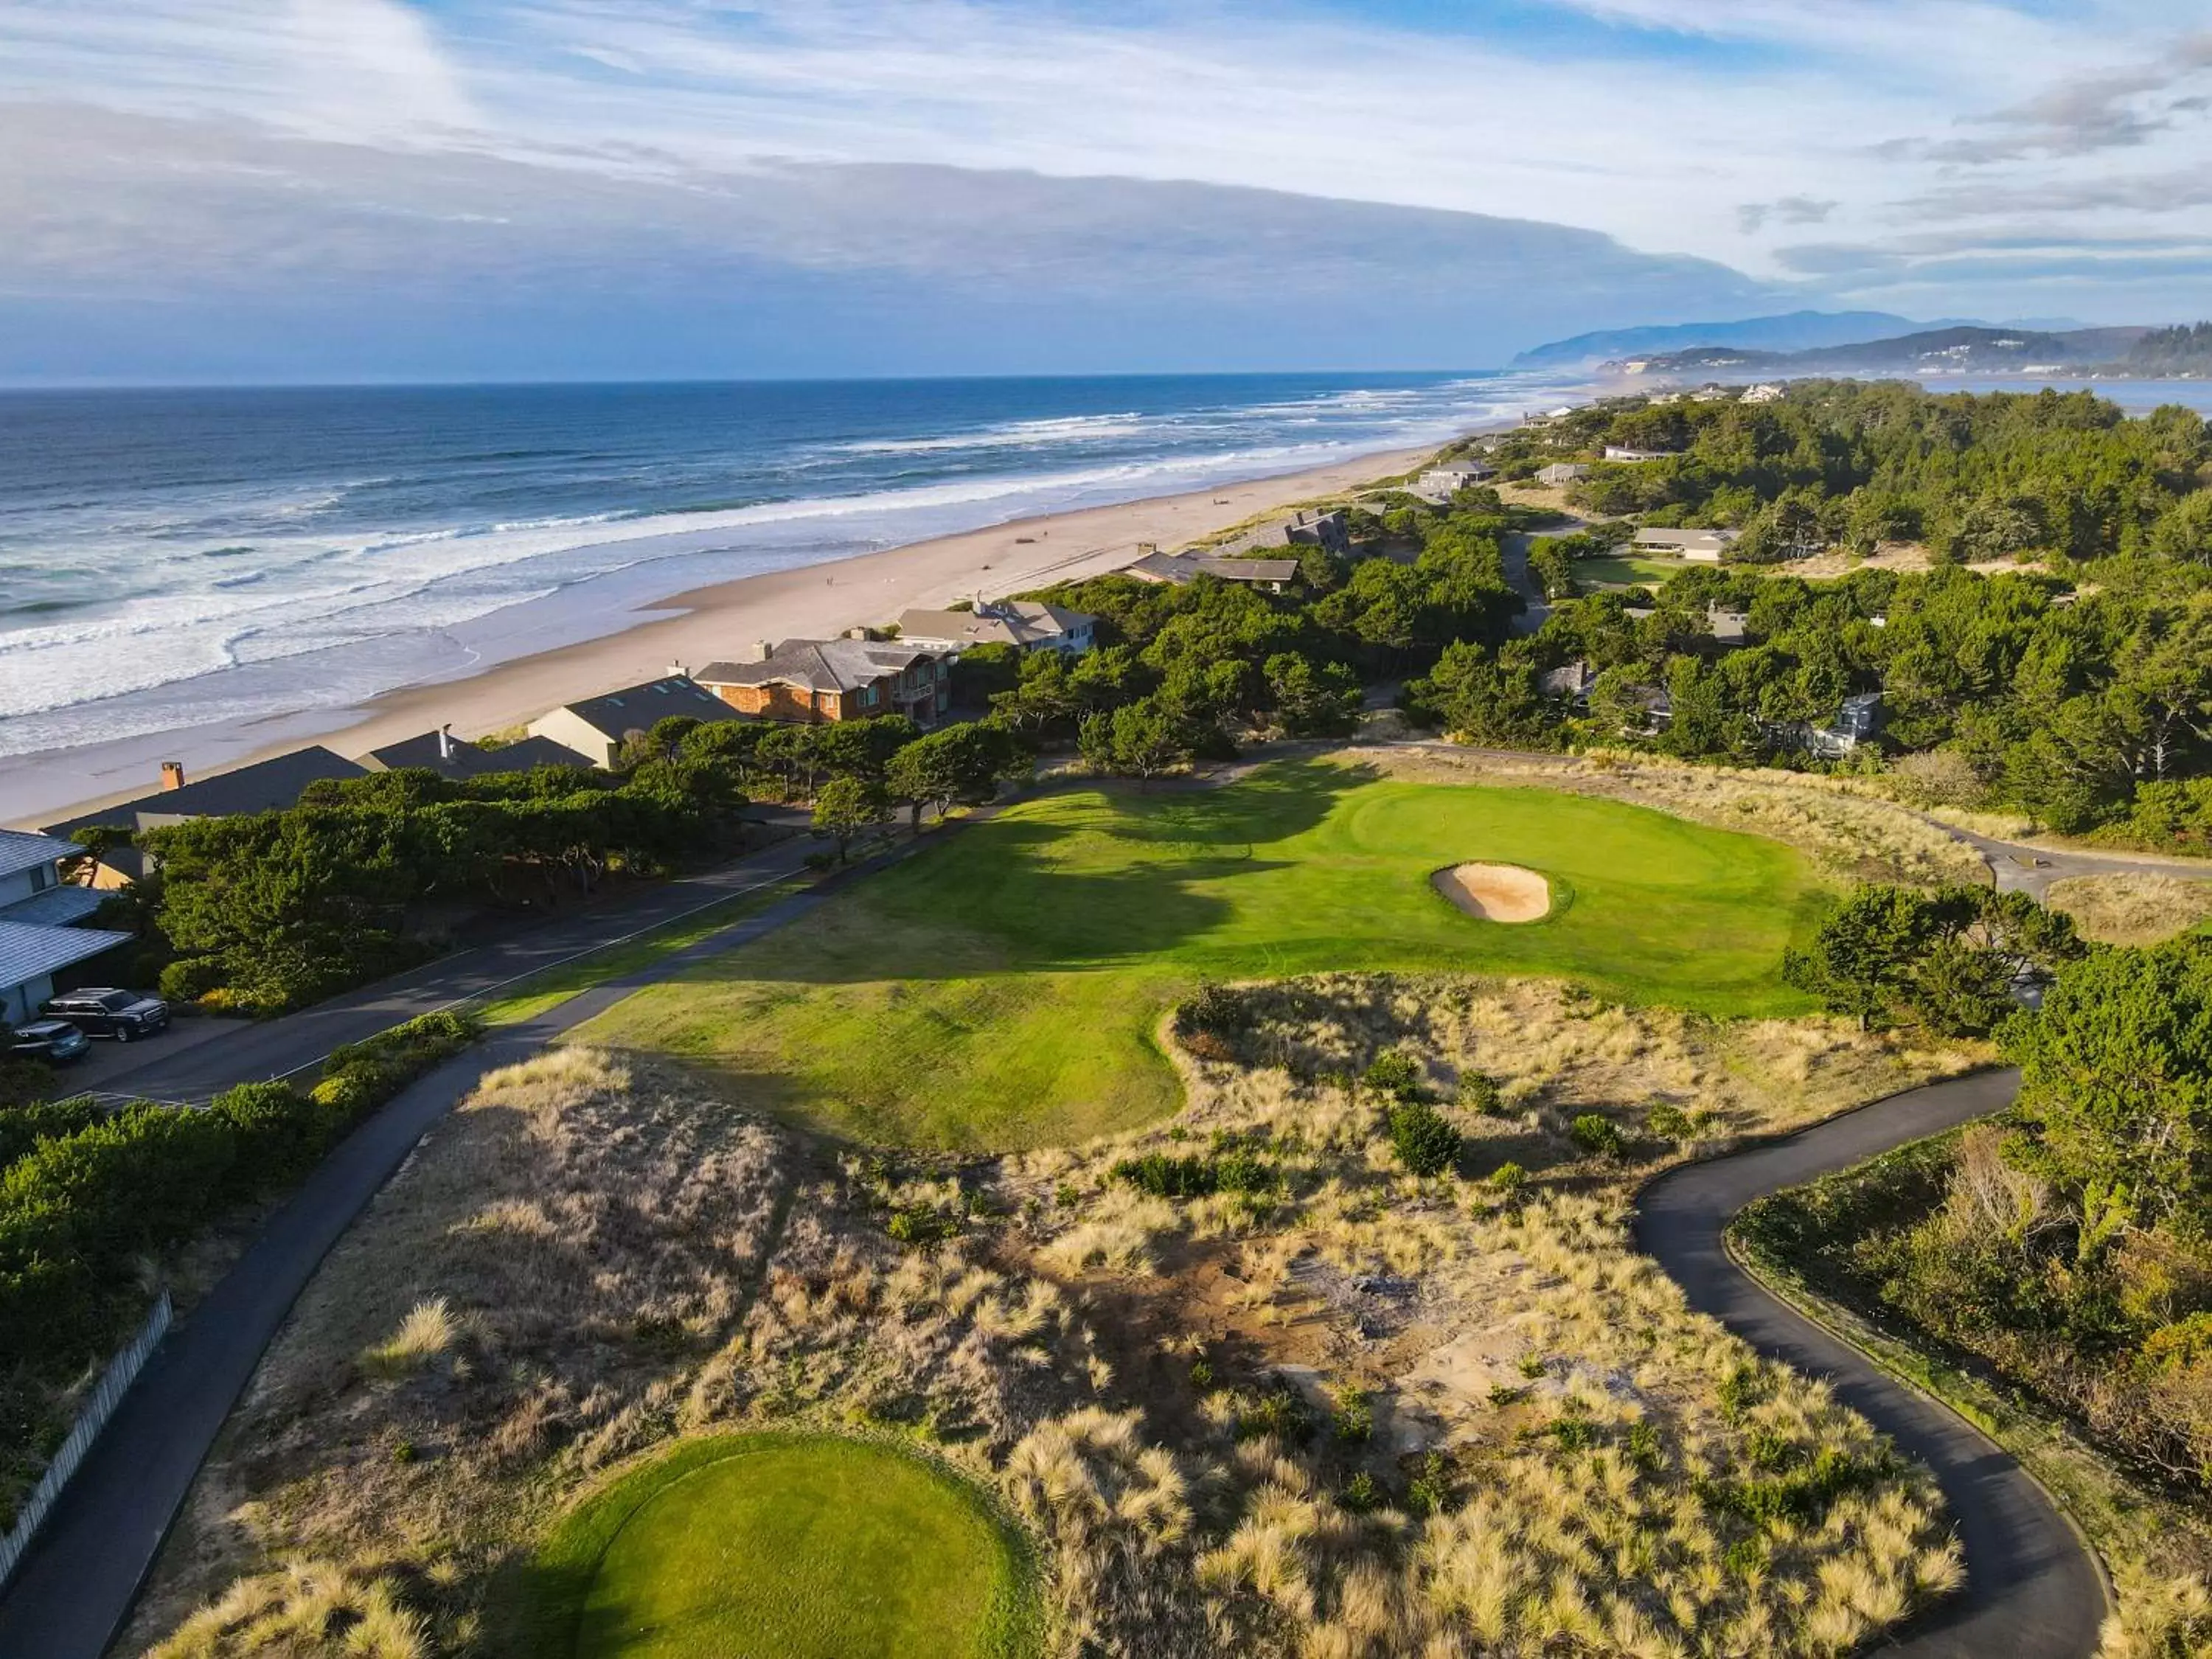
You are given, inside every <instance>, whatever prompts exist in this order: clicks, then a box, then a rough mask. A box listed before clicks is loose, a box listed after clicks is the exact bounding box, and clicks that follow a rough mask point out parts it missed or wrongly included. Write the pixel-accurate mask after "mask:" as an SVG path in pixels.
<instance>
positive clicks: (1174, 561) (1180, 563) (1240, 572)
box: [1124, 553, 1298, 593]
mask: <svg viewBox="0 0 2212 1659" xmlns="http://www.w3.org/2000/svg"><path fill="white" fill-rule="evenodd" d="M1124 574H1127V575H1131V576H1134V577H1135V578H1136V579H1137V580H1139V581H1142V582H1169V583H1172V584H1173V585H1174V586H1177V587H1181V586H1183V585H1184V584H1185V583H1187V582H1193V581H1195V580H1198V579H1199V578H1200V576H1211V577H1212V578H1213V579H1214V580H1216V581H1224V582H1243V583H1246V584H1247V585H1249V586H1253V587H1260V588H1265V589H1266V590H1267V592H1270V593H1279V592H1282V591H1283V590H1284V589H1285V588H1287V587H1288V586H1291V583H1293V582H1295V581H1296V580H1297V579H1298V562H1297V560H1296V559H1232V558H1225V557H1223V556H1220V555H1219V554H1214V553H1147V554H1146V556H1144V557H1143V558H1141V559H1139V560H1138V561H1137V562H1136V563H1134V564H1133V565H1131V566H1129V567H1128V568H1127V571H1126V572H1125V573H1124Z"/></svg>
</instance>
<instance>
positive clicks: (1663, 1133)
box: [1644, 1100, 1698, 1140]
mask: <svg viewBox="0 0 2212 1659" xmlns="http://www.w3.org/2000/svg"><path fill="white" fill-rule="evenodd" d="M1644 1127H1645V1128H1646V1129H1649V1130H1650V1132H1651V1133H1653V1134H1655V1135H1656V1136H1658V1137H1659V1139H1662V1140H1688V1139H1692V1138H1693V1137H1694V1136H1695V1135H1696V1134H1697V1133H1698V1127H1697V1125H1696V1124H1694V1123H1692V1121H1690V1115H1689V1114H1688V1113H1687V1112H1686V1111H1684V1110H1683V1109H1681V1108H1680V1106H1675V1105H1672V1104H1670V1103H1668V1102H1666V1101H1663V1100H1662V1101H1661V1102H1660V1103H1658V1104H1657V1105H1656V1106H1654V1107H1653V1108H1652V1109H1650V1111H1649V1112H1647V1113H1645V1114H1644Z"/></svg>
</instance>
